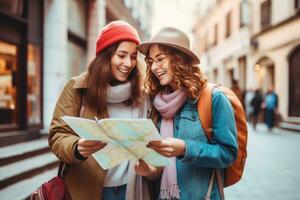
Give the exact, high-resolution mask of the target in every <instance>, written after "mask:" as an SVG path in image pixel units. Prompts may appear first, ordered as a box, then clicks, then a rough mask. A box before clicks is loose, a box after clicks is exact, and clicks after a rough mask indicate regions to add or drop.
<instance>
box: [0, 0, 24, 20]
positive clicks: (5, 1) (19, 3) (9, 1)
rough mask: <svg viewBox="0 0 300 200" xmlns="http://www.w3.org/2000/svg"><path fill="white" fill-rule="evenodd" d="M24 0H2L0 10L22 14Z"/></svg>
mask: <svg viewBox="0 0 300 200" xmlns="http://www.w3.org/2000/svg"><path fill="white" fill-rule="evenodd" d="M23 4H24V3H23V0H1V1H0V10H3V11H5V12H8V13H11V14H13V15H18V16H22V14H23Z"/></svg>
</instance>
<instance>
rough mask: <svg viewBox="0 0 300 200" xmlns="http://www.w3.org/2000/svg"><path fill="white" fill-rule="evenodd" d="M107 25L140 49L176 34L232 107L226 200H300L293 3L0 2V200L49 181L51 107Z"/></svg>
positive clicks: (298, 56)
mask: <svg viewBox="0 0 300 200" xmlns="http://www.w3.org/2000/svg"><path fill="white" fill-rule="evenodd" d="M114 20H124V21H126V22H128V23H130V24H131V25H133V26H134V27H135V28H136V29H137V30H138V32H139V35H140V38H141V40H142V42H146V41H149V40H150V39H151V37H152V36H153V35H154V34H155V33H157V31H158V30H159V29H160V28H162V27H164V26H173V27H176V28H179V29H181V30H183V31H184V32H186V33H187V34H188V36H189V38H190V41H191V49H192V50H193V51H194V52H195V53H196V54H197V55H198V56H199V58H200V60H201V63H200V65H199V67H200V69H201V70H202V71H203V72H204V73H205V75H206V76H207V78H208V80H209V81H211V82H215V83H219V84H222V85H224V86H226V87H228V88H231V89H232V90H233V91H234V92H235V93H236V95H237V96H238V97H239V99H240V101H241V102H242V104H243V106H244V110H245V115H246V118H247V120H248V131H249V133H248V147H247V150H248V158H247V161H246V167H245V171H244V175H243V177H242V180H241V181H239V182H238V183H236V184H235V185H233V186H231V187H228V188H225V196H226V199H229V200H248V199H249V200H250V199H270V200H273V199H275V200H277V199H278V200H281V199H284V200H298V199H300V192H299V191H300V173H299V167H300V154H299V153H298V150H299V144H300V134H299V133H300V106H299V105H300V79H299V78H298V77H300V66H299V65H300V1H299V0H286V1H280V0H41V1H38V0H28V1H25V0H14V1H10V0H0V199H26V198H28V197H29V195H30V193H31V192H32V191H33V190H34V189H36V188H37V187H38V186H40V185H41V184H42V183H43V182H45V181H47V180H49V179H50V178H51V177H53V176H55V175H56V173H57V166H58V159H57V158H56V157H55V156H54V154H53V153H52V152H51V151H50V149H49V147H48V142H47V136H48V129H49V126H50V122H51V118H52V114H53V110H54V106H55V103H56V101H57V98H58V97H59V94H60V93H61V91H62V89H63V87H64V86H65V84H66V82H67V81H68V80H69V79H70V78H71V77H73V76H76V75H78V74H80V73H82V72H84V71H86V70H87V66H88V64H89V63H90V61H91V60H92V59H93V58H94V57H95V48H96V45H95V41H96V40H97V37H98V35H99V31H100V30H101V28H103V27H104V26H105V25H106V24H108V23H109V22H111V21H114ZM138 59H139V66H138V67H139V68H140V69H141V70H142V72H143V73H145V68H146V66H145V63H144V58H143V56H142V55H139V56H138ZM273 94H274V96H272V98H275V99H276V105H273V106H272V110H273V111H274V113H275V121H274V125H275V126H274V127H272V126H271V127H270V120H269V118H268V116H269V114H268V112H267V110H268V108H269V106H270V105H268V100H267V99H268V98H270V96H268V95H273ZM255 97H256V98H255ZM253 99H256V100H255V101H254V100H253ZM257 99H259V100H257ZM255 107H256V108H255ZM258 108H259V109H258ZM255 124H257V125H256V126H255Z"/></svg>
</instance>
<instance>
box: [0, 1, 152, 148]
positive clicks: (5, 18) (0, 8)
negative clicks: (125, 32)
mask: <svg viewBox="0 0 300 200" xmlns="http://www.w3.org/2000/svg"><path fill="white" fill-rule="evenodd" d="M151 18H152V4H151V1H150V0H145V1H138V0H44V1H39V0H29V1H25V0H14V1H8V0H4V1H1V2H0V136H3V137H0V138H2V139H0V145H1V144H2V143H3V144H4V143H5V141H6V140H8V139H7V137H4V135H5V136H12V135H14V137H13V138H14V140H15V141H16V142H17V141H18V140H22V139H24V138H27V139H28V138H29V137H35V136H36V133H38V132H39V130H41V129H44V130H45V132H47V130H48V128H49V125H50V122H51V118H52V113H53V110H54V106H55V103H56V101H57V98H58V97H59V95H60V92H61V90H62V89H63V87H64V85H65V84H66V82H67V81H68V80H69V79H70V78H71V77H72V76H75V75H78V74H80V73H81V72H83V71H85V70H86V69H87V66H88V63H89V62H90V61H91V60H92V59H93V58H94V56H95V48H96V43H95V41H96V39H97V36H98V34H99V31H100V29H101V28H102V27H103V26H105V25H106V24H107V23H109V22H110V21H113V20H124V21H127V22H128V23H130V24H132V25H133V26H134V27H136V28H137V30H138V32H139V34H140V37H141V39H142V40H146V39H148V38H149V36H150V30H151V28H150V27H149V26H150V25H151ZM29 135H31V136H29ZM21 138H22V139H21ZM2 141H3V142H2Z"/></svg>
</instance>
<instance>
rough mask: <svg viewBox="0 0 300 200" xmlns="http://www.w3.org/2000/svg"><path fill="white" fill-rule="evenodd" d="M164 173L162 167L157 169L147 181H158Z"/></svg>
mask: <svg viewBox="0 0 300 200" xmlns="http://www.w3.org/2000/svg"><path fill="white" fill-rule="evenodd" d="M162 171H163V168H162V167H155V170H154V171H153V173H151V174H150V175H149V176H146V178H147V179H149V180H155V179H158V178H159V177H160V175H161V173H162Z"/></svg>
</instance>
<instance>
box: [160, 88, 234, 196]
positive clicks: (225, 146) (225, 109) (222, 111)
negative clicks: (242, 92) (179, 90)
mask: <svg viewBox="0 0 300 200" xmlns="http://www.w3.org/2000/svg"><path fill="white" fill-rule="evenodd" d="M212 112H213V113H212V117H213V132H214V134H213V137H212V139H211V141H210V142H208V140H207V138H206V136H205V134H204V131H203V128H202V126H201V123H200V120H199V116H198V110H197V100H195V101H190V100H187V101H186V102H185V103H184V105H183V106H182V107H181V108H180V110H179V111H177V113H176V114H175V116H174V138H180V139H182V140H184V141H185V144H186V151H185V155H184V156H180V157H177V159H176V168H177V182H178V185H179V189H180V199H184V200H203V199H204V198H205V196H206V193H207V190H208V185H209V181H210V178H211V176H212V170H213V169H214V168H226V167H227V166H229V165H230V164H231V163H232V162H233V161H234V160H235V159H236V157H237V148H238V145H237V136H236V126H235V119H234V113H233V109H232V107H231V104H230V102H229V100H228V99H227V97H226V96H225V95H224V94H223V93H222V92H220V91H219V90H218V89H214V91H213V96H212ZM159 124H160V123H159ZM221 171H222V170H221ZM222 176H223V171H222ZM211 199H212V200H219V199H221V197H220V193H219V190H218V185H217V180H216V179H215V182H214V186H213V190H212V193H211Z"/></svg>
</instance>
